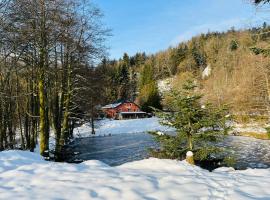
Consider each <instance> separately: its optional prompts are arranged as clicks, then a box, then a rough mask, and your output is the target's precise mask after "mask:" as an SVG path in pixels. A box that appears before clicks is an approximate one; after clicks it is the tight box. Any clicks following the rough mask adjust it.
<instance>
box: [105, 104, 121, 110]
mask: <svg viewBox="0 0 270 200" xmlns="http://www.w3.org/2000/svg"><path fill="white" fill-rule="evenodd" d="M121 104H122V102H121V103H113V104H108V105H106V106H103V107H102V108H103V109H109V108H117V107H118V106H120V105H121Z"/></svg>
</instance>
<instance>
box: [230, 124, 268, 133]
mask: <svg viewBox="0 0 270 200" xmlns="http://www.w3.org/2000/svg"><path fill="white" fill-rule="evenodd" d="M233 127H234V128H233V132H237V133H245V132H250V133H267V130H266V129H265V128H264V127H262V125H259V124H256V123H253V124H237V123H234V124H233Z"/></svg>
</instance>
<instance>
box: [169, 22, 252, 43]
mask: <svg viewBox="0 0 270 200" xmlns="http://www.w3.org/2000/svg"><path fill="white" fill-rule="evenodd" d="M246 25H247V21H246V20H244V19H230V20H226V21H221V22H219V23H215V24H214V23H213V24H210V23H209V24H202V25H199V26H194V27H192V28H190V29H189V30H187V31H185V32H183V33H182V34H180V35H178V36H177V37H175V38H174V39H173V40H172V41H171V43H170V44H171V45H172V46H175V45H177V44H179V43H180V42H184V41H187V40H189V39H191V38H192V37H194V36H196V35H199V34H202V33H207V32H208V31H211V32H212V31H225V30H228V29H230V28H231V27H236V28H237V29H239V28H244V27H246Z"/></svg>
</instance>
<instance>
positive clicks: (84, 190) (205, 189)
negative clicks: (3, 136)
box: [0, 151, 270, 200]
mask: <svg viewBox="0 0 270 200" xmlns="http://www.w3.org/2000/svg"><path fill="white" fill-rule="evenodd" d="M269 185H270V169H248V170H245V171H234V170H233V169H232V168H220V169H217V170H215V171H214V172H212V173H211V172H208V171H206V170H203V169H200V168H199V167H196V166H191V165H188V164H187V163H186V162H185V161H182V162H179V161H174V160H159V159H154V158H151V159H148V160H142V161H137V162H132V163H127V164H124V165H122V166H119V167H109V166H107V165H106V164H104V163H102V162H99V161H86V162H84V163H82V164H78V165H76V164H66V163H53V162H46V161H44V160H42V158H41V157H40V156H38V155H36V154H33V153H30V152H22V151H6V152H1V153H0V199H20V200H23V199H46V200H48V199H82V200H83V199H100V200H107V199H108V200H114V199H115V200H120V199H123V200H137V199H138V200H141V199H148V200H149V199H151V200H154V199H156V200H167V199H168V200H169V199H170V200H172V199H175V200H179V199H185V200H186V199H230V200H231V199H237V200H241V199H269V197H270V190H269Z"/></svg>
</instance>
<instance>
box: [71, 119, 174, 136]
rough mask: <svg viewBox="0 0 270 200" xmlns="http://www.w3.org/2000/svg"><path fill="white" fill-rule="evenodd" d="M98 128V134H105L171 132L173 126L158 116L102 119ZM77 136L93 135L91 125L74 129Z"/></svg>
mask: <svg viewBox="0 0 270 200" xmlns="http://www.w3.org/2000/svg"><path fill="white" fill-rule="evenodd" d="M97 126H98V127H97V128H96V130H95V131H96V135H94V136H105V135H115V134H123V133H143V132H148V131H160V132H170V131H173V129H172V128H170V127H167V126H163V125H161V124H160V123H159V119H158V118H156V117H152V118H145V119H131V120H109V119H106V120H101V121H100V122H99V123H98V125H97ZM74 135H75V136H76V137H91V136H93V135H91V126H90V125H89V124H84V125H83V126H81V127H79V128H76V129H75V130H74Z"/></svg>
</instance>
